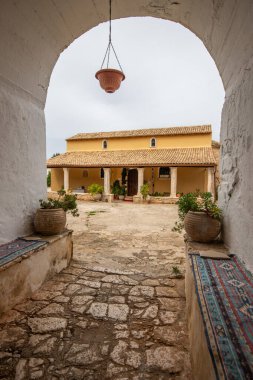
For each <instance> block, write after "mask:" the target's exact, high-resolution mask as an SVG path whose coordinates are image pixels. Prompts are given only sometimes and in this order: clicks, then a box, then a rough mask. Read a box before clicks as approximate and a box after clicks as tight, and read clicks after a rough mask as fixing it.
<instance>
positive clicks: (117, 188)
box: [112, 179, 121, 195]
mask: <svg viewBox="0 0 253 380" xmlns="http://www.w3.org/2000/svg"><path fill="white" fill-rule="evenodd" d="M120 192H121V186H120V183H119V180H118V179H116V181H114V182H113V185H112V194H114V195H120Z"/></svg>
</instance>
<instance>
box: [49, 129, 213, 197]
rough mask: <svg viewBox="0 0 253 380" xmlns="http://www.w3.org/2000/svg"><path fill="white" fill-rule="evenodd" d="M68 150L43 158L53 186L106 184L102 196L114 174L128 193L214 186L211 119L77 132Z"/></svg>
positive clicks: (82, 189) (84, 188)
mask: <svg viewBox="0 0 253 380" xmlns="http://www.w3.org/2000/svg"><path fill="white" fill-rule="evenodd" d="M66 141H67V151H66V153H64V154H61V155H58V156H56V157H53V158H51V159H49V160H48V161H47V167H48V168H51V190H52V191H57V190H60V189H61V188H64V189H66V190H69V189H71V190H72V191H76V192H87V189H88V186H89V185H91V184H93V183H98V184H101V185H103V186H104V196H105V198H106V197H107V196H109V194H110V193H111V188H112V185H113V183H114V182H115V181H116V180H118V181H119V182H120V184H121V185H122V184H123V185H125V188H126V194H127V195H128V196H135V195H140V189H141V186H142V185H143V183H148V185H149V191H150V194H164V195H167V196H170V197H171V198H176V195H177V193H187V192H191V191H195V190H196V189H199V190H201V191H210V192H212V193H213V194H215V192H216V190H215V189H216V179H215V178H217V165H218V156H219V144H218V143H215V144H214V143H213V142H212V129H211V126H210V125H203V126H194V127H174V128H156V129H140V130H129V131H115V132H100V133H79V134H77V135H75V136H73V137H70V138H68V139H67V140H66Z"/></svg>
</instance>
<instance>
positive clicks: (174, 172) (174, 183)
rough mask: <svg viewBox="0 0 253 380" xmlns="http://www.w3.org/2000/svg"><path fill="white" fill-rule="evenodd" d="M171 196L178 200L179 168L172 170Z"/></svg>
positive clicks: (172, 168)
mask: <svg viewBox="0 0 253 380" xmlns="http://www.w3.org/2000/svg"><path fill="white" fill-rule="evenodd" d="M170 196H171V198H176V196H177V168H176V167H171V168H170Z"/></svg>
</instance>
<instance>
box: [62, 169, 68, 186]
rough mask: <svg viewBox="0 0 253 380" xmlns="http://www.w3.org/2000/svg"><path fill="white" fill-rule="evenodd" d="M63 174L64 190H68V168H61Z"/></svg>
mask: <svg viewBox="0 0 253 380" xmlns="http://www.w3.org/2000/svg"><path fill="white" fill-rule="evenodd" d="M63 172H64V190H65V191H68V190H69V168H63Z"/></svg>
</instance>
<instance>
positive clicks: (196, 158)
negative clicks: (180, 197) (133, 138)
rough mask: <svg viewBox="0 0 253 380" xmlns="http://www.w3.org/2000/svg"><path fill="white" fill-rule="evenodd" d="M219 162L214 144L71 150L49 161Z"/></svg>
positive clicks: (50, 163) (76, 164) (91, 164)
mask: <svg viewBox="0 0 253 380" xmlns="http://www.w3.org/2000/svg"><path fill="white" fill-rule="evenodd" d="M216 164H217V162H216V159H215V157H214V154H213V149H212V148H211V147H210V148H209V147H202V148H175V149H140V150H115V151H92V152H89V151H80V152H67V153H64V154H61V155H59V156H56V157H54V158H50V159H49V160H48V161H47V167H48V168H56V167H117V166H118V167H132V166H167V165H171V166H173V165H174V166H204V165H206V166H208V165H216Z"/></svg>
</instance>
